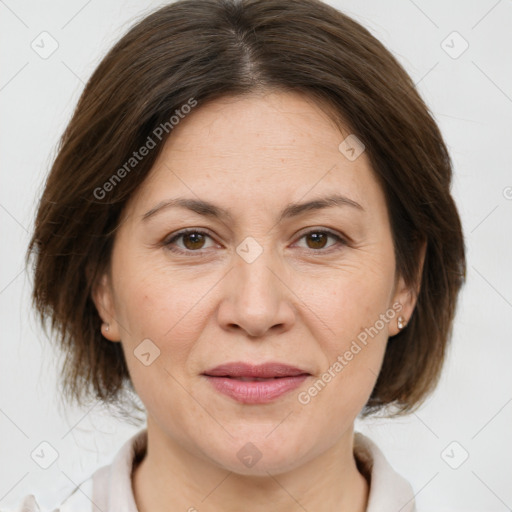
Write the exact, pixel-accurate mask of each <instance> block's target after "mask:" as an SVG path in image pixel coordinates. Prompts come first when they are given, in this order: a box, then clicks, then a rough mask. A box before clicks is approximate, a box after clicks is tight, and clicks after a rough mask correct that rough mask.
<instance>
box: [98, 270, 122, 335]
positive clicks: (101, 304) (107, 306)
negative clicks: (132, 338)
mask: <svg viewBox="0 0 512 512" xmlns="http://www.w3.org/2000/svg"><path fill="white" fill-rule="evenodd" d="M91 297H92V300H93V302H94V305H95V306H96V309H97V310H98V314H99V316H100V318H101V320H102V321H103V323H102V325H101V334H103V336H104V337H105V338H107V339H108V340H110V341H114V342H118V341H121V336H120V333H119V324H118V323H117V321H116V314H115V313H116V312H115V306H114V296H113V291H112V286H111V280H110V277H109V275H108V273H107V272H105V273H104V274H103V275H102V276H101V277H100V278H99V279H98V280H97V282H96V283H95V284H94V285H93V289H92V293H91ZM107 326H108V328H107Z"/></svg>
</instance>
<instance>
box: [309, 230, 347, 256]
mask: <svg viewBox="0 0 512 512" xmlns="http://www.w3.org/2000/svg"><path fill="white" fill-rule="evenodd" d="M329 238H331V239H333V240H334V243H331V244H330V245H327V244H328V240H329ZM300 240H305V241H306V246H305V248H306V249H311V250H312V251H314V252H327V250H328V249H330V248H331V247H333V246H336V245H338V246H343V245H346V242H345V240H344V239H343V238H342V237H341V236H339V235H337V234H336V233H332V232H331V231H325V230H315V231H310V232H309V233H305V234H304V235H302V236H301V238H300ZM321 249H326V251H321Z"/></svg>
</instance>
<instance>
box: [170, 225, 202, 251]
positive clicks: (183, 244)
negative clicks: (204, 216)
mask: <svg viewBox="0 0 512 512" xmlns="http://www.w3.org/2000/svg"><path fill="white" fill-rule="evenodd" d="M208 239H210V240H211V236H210V235H209V234H208V233H206V232H203V231H199V230H197V229H191V230H189V231H181V232H179V233H177V234H175V235H174V236H173V237H172V238H170V239H168V240H167V241H165V242H164V243H163V245H164V246H165V247H166V248H167V249H169V250H170V251H173V252H176V253H180V254H186V253H192V252H197V253H199V254H200V253H201V251H200V250H201V249H205V248H207V246H206V247H205V243H206V242H207V240H208Z"/></svg>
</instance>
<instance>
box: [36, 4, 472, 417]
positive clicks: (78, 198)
mask: <svg viewBox="0 0 512 512" xmlns="http://www.w3.org/2000/svg"><path fill="white" fill-rule="evenodd" d="M258 88H275V89H280V90H289V91H298V92H301V93H303V94H306V95H308V96H309V97H312V98H313V99H316V100H317V101H318V102H319V103H323V105H328V106H329V109H330V114H331V116H332V118H333V119H334V120H335V121H336V122H337V123H339V124H340V126H345V127H346V126H349V127H350V130H351V132H352V133H354V134H356V136H357V137H358V138H359V139H360V140H361V141H363V143H364V144H365V146H366V154H367V155H368V157H369V159H370V162H371V165H372V168H373V171H374V173H375V175H376V177H377V179H378V180H379V181H380V183H381V185H382V188H383V191H384V193H385V197H386V202H387V207H388V210H389V214H390V219H391V228H392V235H393V240H394V245H395V254H396V268H397V272H398V273H399V274H400V275H402V276H403V277H404V279H405V280H406V283H407V284H417V285H418V286H419V284H420V283H421V286H420V287H419V294H418V298H417V304H416V308H415V310H414V313H413V315H412V317H411V318H410V319H409V323H408V325H407V327H406V328H405V329H404V330H403V331H401V332H400V333H399V334H397V335H396V336H394V337H392V338H390V340H389V342H388V347H387V350H386V354H385V357H384V361H383V366H382V369H381V372H380V374H379V377H378V380H377V383H376V385H375V388H374V390H373V392H372V395H371V397H370V399H369V401H368V403H367V405H366V407H365V409H364V410H363V413H365V414H368V413H370V412H372V411H375V410H377V409H380V408H381V407H382V406H384V405H388V404H392V405H394V406H396V407H395V414H398V413H404V412H407V411H411V410H413V408H414V407H415V406H417V405H418V404H419V403H420V402H421V401H422V400H423V399H424V398H425V396H426V395H427V394H428V393H429V392H430V391H431V390H432V389H433V387H434V386H435V384H436V383H437V380H438V378H439V374H440V371H441V367H442V363H443V360H444V355H445V349H446V345H447V342H448V340H449V338H450V336H451V330H452V323H453V318H454V314H455V307H456V300H457V296H458V292H459V290H460V287H461V286H462V283H463V282H464V279H465V275H466V262H465V250H464V240H463V235H462V230H461V223H460V219H459V216H458V213H457V209H456V206H455V204H454V201H453V199H452V197H451V195H450V182H451V175H452V168H451V162H450V157H449V154H448V151H447V148H446V146H445V144H444V141H443V139H442V136H441V133H440V131H439V129H438V127H437V125H436V123H435V121H434V120H433V118H432V116H431V114H430V112H429V109H428V108H427V106H426V105H425V103H424V102H423V100H422V99H421V98H420V96H419V94H418V93H417V92H416V89H415V87H414V84H413V82H412V81H411V79H410V77H409V76H408V75H407V73H406V72H405V71H404V69H403V68H402V67H401V66H400V64H399V63H398V62H397V61H396V60H395V58H394V57H393V56H392V55H391V53H390V52H389V51H388V50H387V49H386V48H384V46H383V45H382V44H381V43H380V42H379V41H378V40H377V39H376V38H375V37H373V36H372V35H371V34H370V33H369V31H368V30H366V29H365V28H364V27H362V26H361V25H359V24H358V23H356V22H355V21H353V20H352V19H351V18H349V17H347V16H346V15H344V14H342V13H340V12H339V11H337V10H335V9H334V8H332V7H329V6H328V5H326V4H324V3H322V2H320V1H318V0H240V1H235V0H180V1H178V2H175V3H172V4H170V5H168V6H165V7H163V8H161V9H159V10H158V11H156V12H154V13H152V14H150V15H149V16H147V17H146V18H144V19H143V20H142V21H141V22H139V23H138V24H136V25H135V26H134V27H133V28H132V29H131V30H129V32H128V33H127V34H126V35H125V36H124V37H123V38H122V39H121V40H120V41H119V42H118V43H117V44H116V45H115V46H114V47H113V48H112V49H111V50H110V51H109V53H108V54H107V55H106V56H105V57H104V59H103V60H102V62H101V63H100V64H99V66H98V67H97V69H96V70H95V72H94V74H93V75H92V77H91V78H90V80H89V82H88V83H87V85H86V87H85V90H84V91H83V93H82V96H81V98H80V100H79V102H78V105H77V107H76V110H75V112H74V115H73V117H72V119H71V122H70V123H69V125H68V126H67V128H66V130H65V132H64V134H63V136H62V139H61V142H60V146H59V151H58V155H57V157H56V159H55V162H54V164H53V167H52V169H51V172H50V174H49V176H48V179H47V182H46V186H45V190H44V193H43V195H42V198H41V201H40V204H39V209H38V212H37V217H36V221H35V231H34V234H33V238H32V240H31V243H30V246H29V250H28V253H27V256H28V258H30V256H31V255H33V256H34V257H35V258H34V259H35V261H34V263H35V277H34V292H33V299H34V304H35V306H36V308H37V310H38V312H39V314H40V317H41V319H42V320H43V322H44V320H45V319H46V318H49V319H50V320H51V322H50V325H51V328H52V329H53V330H54V331H55V332H56V333H57V335H58V336H57V339H58V342H59V344H60V346H61V347H62V349H63V353H64V354H65V358H66V360H65V363H64V366H63V392H64V393H63V395H64V396H66V398H69V399H71V400H73V399H74V400H76V401H77V402H78V403H84V402H83V399H84V398H86V397H87V398H90V397H95V398H96V399H100V400H102V401H103V402H105V403H106V404H109V403H112V404H115V403H119V400H120V396H121V395H122V392H123V390H126V387H125V384H128V388H129V389H131V390H132V391H133V387H132V384H131V381H130V377H129V373H128V369H127V366H126V362H125V360H124V355H123V351H122V347H121V344H119V343H111V342H107V340H106V339H105V338H103V336H102V334H101V332H100V326H101V320H100V317H99V315H98V312H97V310H96V308H95V306H94V304H93V301H92V298H91V290H92V288H93V286H94V283H95V282H96V281H97V279H98V277H99V276H100V275H101V273H102V272H103V271H104V270H105V269H106V268H107V267H108V264H109V259H110V252H111V248H112V241H113V238H114V236H115V233H116V227H117V225H118V222H119V218H120V213H121V211H122V209H123V207H124V206H125V205H126V203H127V201H128V200H129V199H130V198H131V197H132V195H133V194H134V192H136V190H137V188H138V187H139V186H140V184H141V183H142V182H143V181H144V179H145V177H146V176H147V174H148V172H149V171H150V169H151V167H152V165H153V163H154V161H155V159H156V158H157V156H158V154H159V151H160V149H161V147H162V145H163V143H164V142H165V140H166V138H167V137H168V136H169V135H170V134H171V133H172V126H171V125H172V122H170V121H169V120H170V119H171V116H173V115H174V116H177V115H179V113H180V112H182V110H180V109H182V107H183V106H184V105H186V104H189V105H191V101H196V102H197V104H199V107H197V108H200V105H201V104H204V103H205V102H206V101H210V100H213V99H216V98H219V97H222V96H226V95H239V94H246V93H249V92H251V91H254V90H255V89H258ZM180 117H181V116H180ZM158 127H160V131H159V132H158V133H159V134H160V135H161V137H160V138H158V137H155V136H154V134H155V130H156V129H158ZM161 127H166V129H165V130H162V128H161ZM164 131H165V133H164ZM152 134H153V135H152ZM148 137H150V138H152V140H153V142H154V143H155V145H156V147H155V148H154V149H152V150H151V151H149V152H148V154H147V156H145V157H144V158H141V159H140V160H139V159H137V160H136V162H135V161H131V160H130V159H131V158H132V157H133V154H134V152H136V151H138V150H139V148H141V147H142V146H143V145H145V144H147V141H148V140H149V139H148ZM155 139H158V140H157V141H155ZM129 161H130V162H131V164H133V165H130V166H127V165H126V163H127V162H129ZM121 169H124V170H125V172H122V171H121ZM128 173H129V175H127V174H128ZM116 176H117V177H116ZM118 178H119V179H118ZM121 178H123V179H121ZM423 241H426V256H425V262H424V267H423V271H422V273H421V275H420V273H419V269H420V261H419V250H420V244H421V243H422V242H423Z"/></svg>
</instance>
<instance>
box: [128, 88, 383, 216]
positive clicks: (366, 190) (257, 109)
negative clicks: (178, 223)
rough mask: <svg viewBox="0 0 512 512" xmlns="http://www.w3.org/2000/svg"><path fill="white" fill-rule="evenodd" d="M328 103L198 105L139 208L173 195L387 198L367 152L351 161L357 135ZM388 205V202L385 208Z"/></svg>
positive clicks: (243, 199) (287, 98) (261, 98)
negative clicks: (348, 144)
mask: <svg viewBox="0 0 512 512" xmlns="http://www.w3.org/2000/svg"><path fill="white" fill-rule="evenodd" d="M325 109H326V106H325V105H319V104H318V103H317V102H316V101H313V100H312V99H311V98H309V97H307V96H305V95H302V94H299V93H293V92H265V93H254V94H250V95H244V96H235V97H225V98H221V99H219V100H215V101H211V102H209V103H206V104H204V105H199V106H197V107H196V108H195V109H194V110H193V111H192V112H191V113H190V114H188V115H187V116H186V117H185V118H184V119H183V120H181V121H180V123H179V124H178V125H177V126H175V127H174V129H173V131H172V133H171V135H170V137H169V138H168V139H167V141H166V143H165V145H164V148H163V149H162V152H161V154H160V155H159V157H158V159H157V161H156V162H155V165H154V166H153V169H152V170H151V172H150V174H149V176H148V178H147V179H146V180H145V182H144V183H143V184H142V185H141V187H140V189H139V191H138V194H137V197H136V200H135V201H134V203H135V204H134V207H135V208H136V209H137V210H140V209H142V208H148V207H151V206H154V204H155V203H157V202H159V201H164V200H166V199H168V198H169V196H172V195H184V194H186V195H188V196H190V197H194V196H195V198H196V199H197V198H212V197H215V198H218V199H219V200H223V201H226V202H227V204H231V205H233V206H236V205H238V206H240V207H241V208H242V209H243V208H244V206H245V207H247V206H248V202H250V203H251V204H252V203H256V204H259V205H261V206H262V207H268V208H274V207H275V208H277V207H280V206H282V204H283V201H284V202H292V201H297V200H299V199H301V198H304V199H306V198H308V199H313V198H314V197H317V196H320V195H327V194H332V193H340V194H345V195H347V196H349V197H350V198H351V199H353V200H354V201H357V202H359V203H360V204H363V206H364V204H372V203H373V204H374V205H377V206H378V205H379V203H383V196H382V192H381V190H380V187H379V186H378V184H377V181H376V179H375V176H374V175H373V171H372V169H371V166H370V164H369V160H368V158H367V156H366V154H365V153H364V152H363V153H362V154H361V155H360V156H359V157H358V158H357V159H355V160H350V159H348V158H347V157H346V155H345V154H344V153H343V152H342V151H340V143H342V141H343V140H344V139H346V137H347V136H349V135H350V131H349V129H348V128H346V129H343V128H341V129H340V128H338V127H337V126H336V125H335V124H334V122H333V121H332V119H331V118H330V117H329V116H328V115H327V113H326V111H325ZM381 206H382V205H381Z"/></svg>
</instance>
